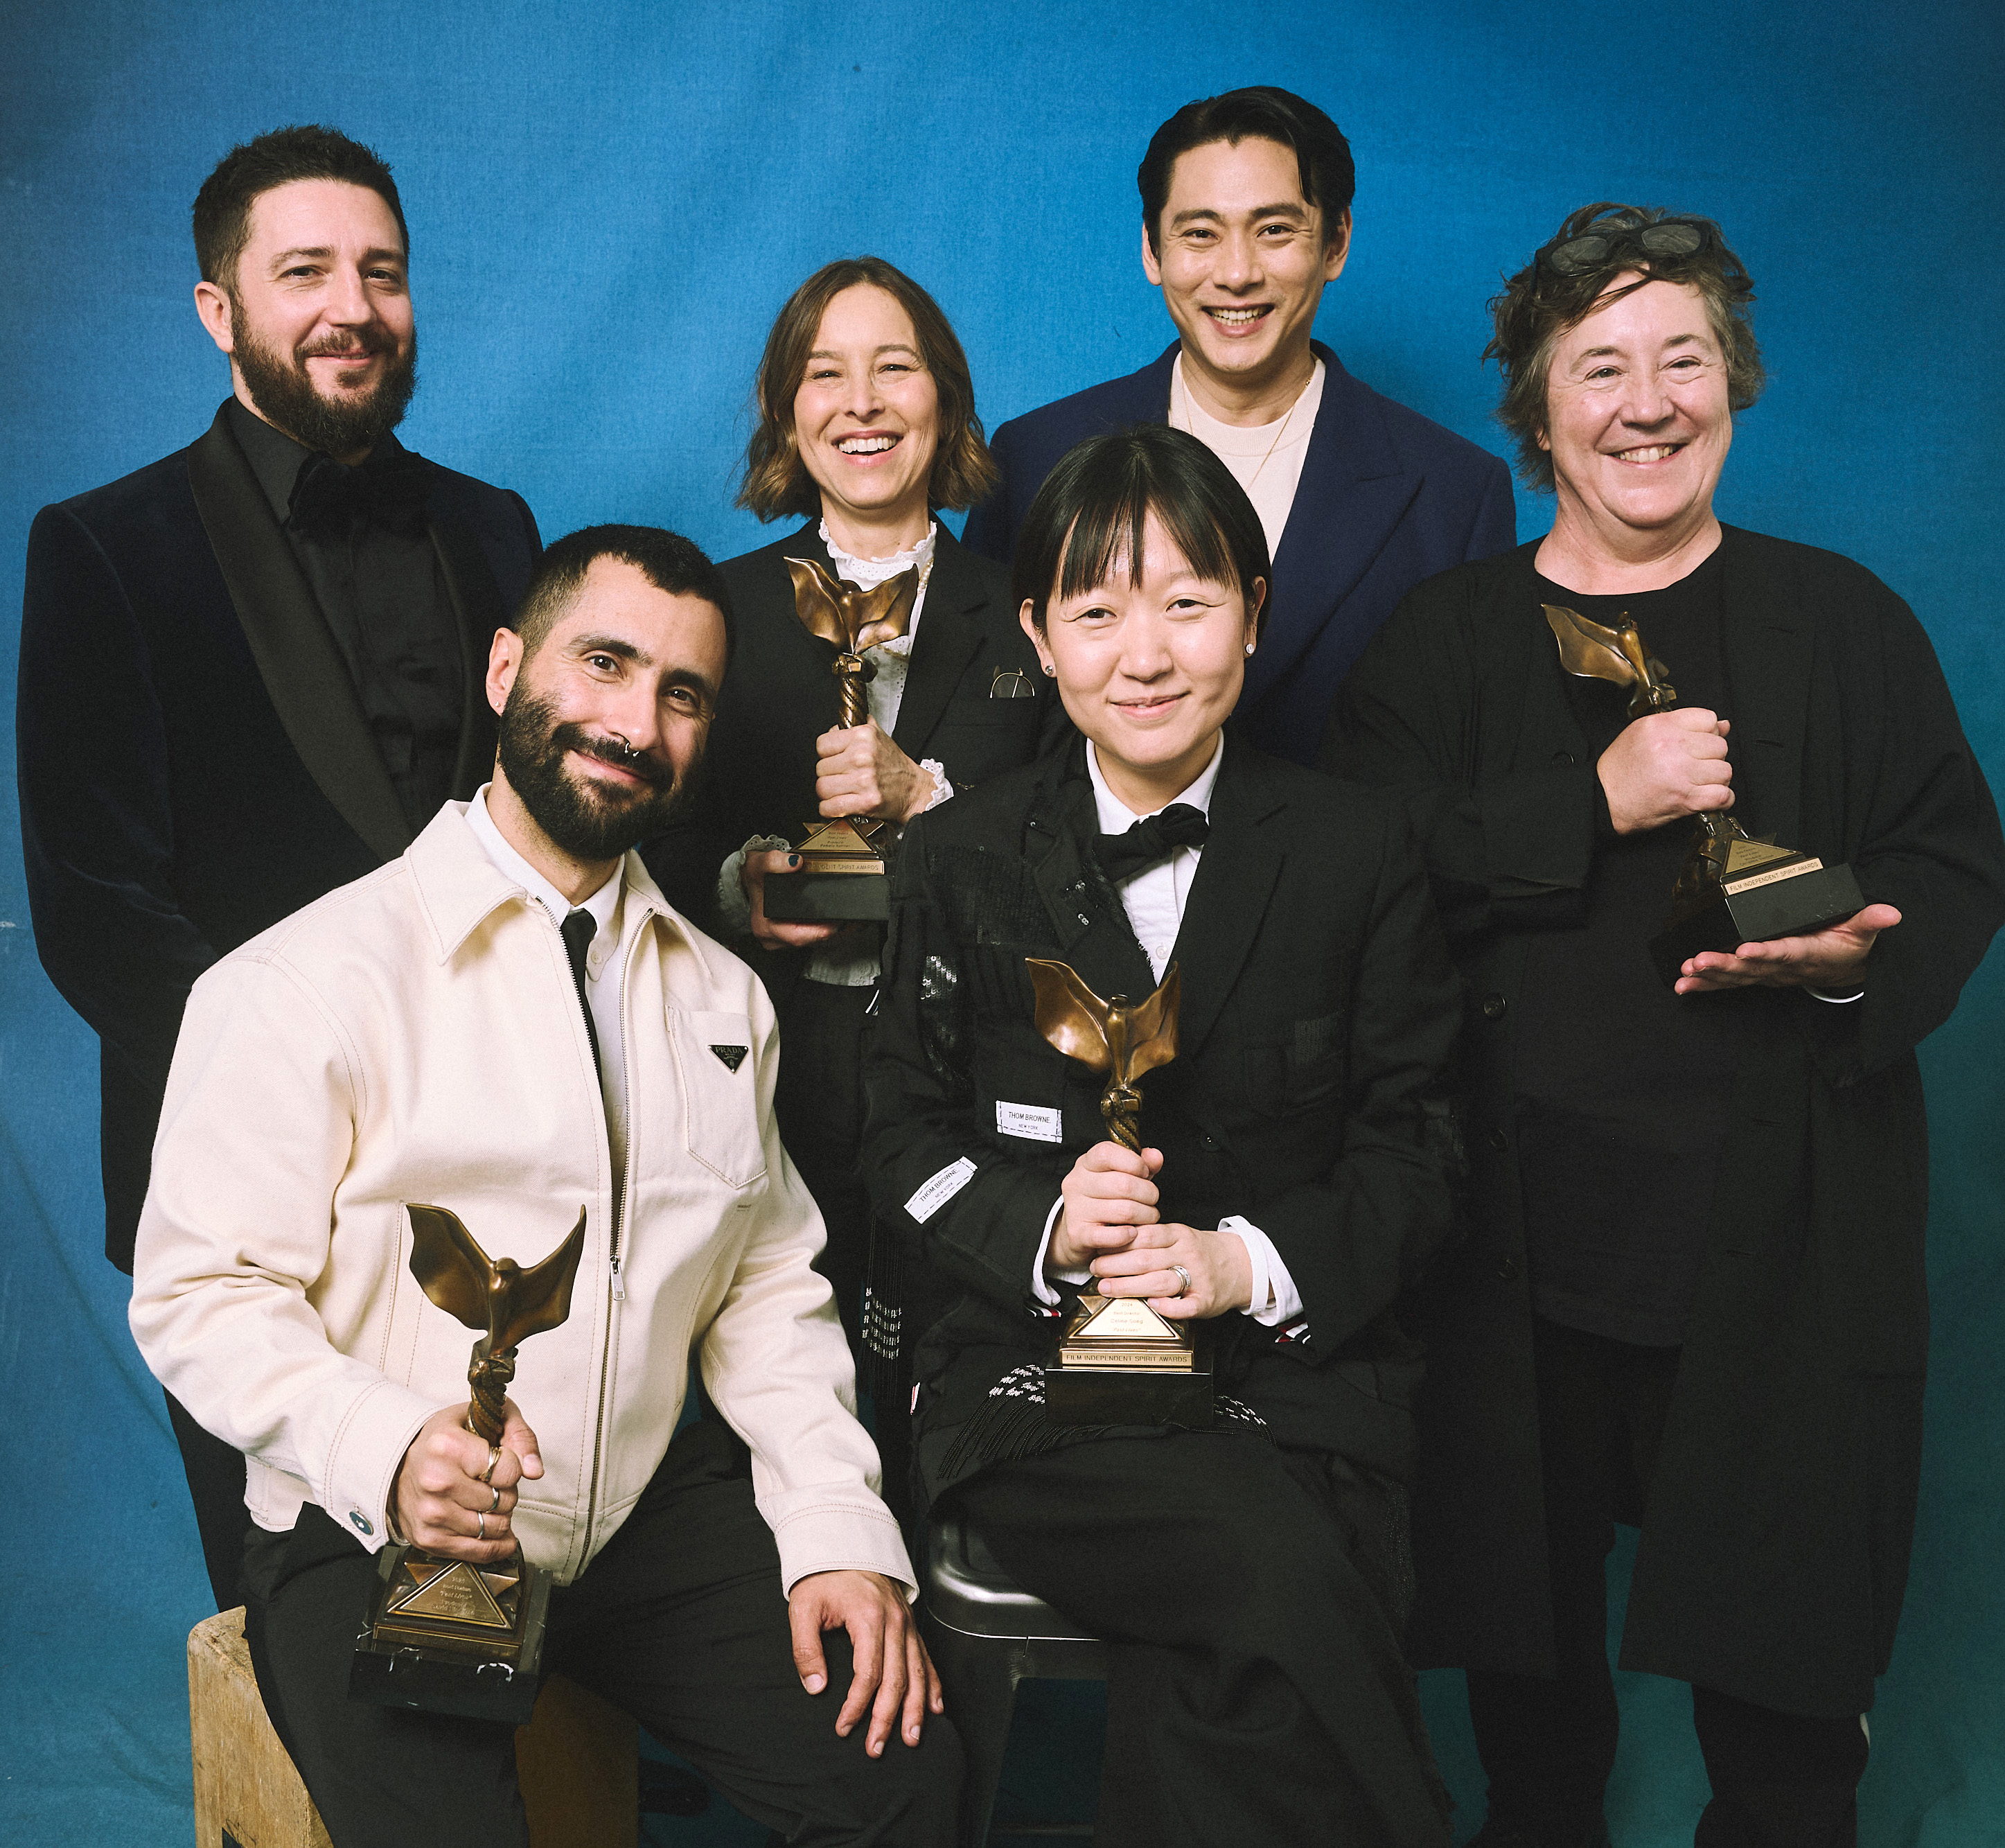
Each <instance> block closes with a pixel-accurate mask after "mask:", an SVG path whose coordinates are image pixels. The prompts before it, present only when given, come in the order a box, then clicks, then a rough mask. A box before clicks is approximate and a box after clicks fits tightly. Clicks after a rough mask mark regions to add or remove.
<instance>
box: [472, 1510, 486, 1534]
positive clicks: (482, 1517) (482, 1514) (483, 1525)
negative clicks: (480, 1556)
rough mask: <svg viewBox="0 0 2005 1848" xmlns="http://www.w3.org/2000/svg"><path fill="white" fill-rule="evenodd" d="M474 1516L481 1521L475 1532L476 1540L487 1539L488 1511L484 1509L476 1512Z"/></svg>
mask: <svg viewBox="0 0 2005 1848" xmlns="http://www.w3.org/2000/svg"><path fill="white" fill-rule="evenodd" d="M473 1518H474V1519H475V1520H476V1521H478V1522H479V1523H480V1526H479V1529H478V1530H477V1531H476V1533H475V1534H474V1538H475V1539H476V1540H485V1539H486V1537H487V1516H486V1512H485V1511H484V1510H483V1512H480V1513H479V1514H476V1516H474V1517H473Z"/></svg>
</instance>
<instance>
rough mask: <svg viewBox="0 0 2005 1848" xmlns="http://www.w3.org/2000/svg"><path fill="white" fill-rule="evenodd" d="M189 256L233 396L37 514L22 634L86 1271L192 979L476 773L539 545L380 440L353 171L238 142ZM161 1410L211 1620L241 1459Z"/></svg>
mask: <svg viewBox="0 0 2005 1848" xmlns="http://www.w3.org/2000/svg"><path fill="white" fill-rule="evenodd" d="M195 253H196V256H197V258H198V262H199V263H200V266H201V270H202V280H201V281H200V282H199V283H197V284H196V285H195V307H196V311H197V313H198V314H199V315H200V317H201V319H202V326H203V327H204V328H205V330H206V331H207V332H208V333H209V337H210V338H211V339H213V340H214V341H215V343H216V346H218V347H219V349H220V350H222V351H223V353H226V354H227V355H228V356H229V357H230V381H231V388H232V389H231V395H230V397H229V398H228V399H226V400H225V401H224V402H223V406H222V408H221V409H219V410H218V411H217V413H216V420H215V421H214V423H212V424H211V425H210V426H209V429H208V430H207V431H206V432H205V434H203V435H202V436H201V437H198V439H197V440H196V441H195V442H194V443H193V444H191V445H190V446H189V447H188V448H186V449H183V450H180V451H177V452H175V453H174V455H169V456H167V457H165V458H163V459H162V460H160V461H159V462H154V463H153V464H151V465H150V466H148V467H146V468H143V469H140V470H139V471H138V472H137V473H135V474H132V475H128V476H125V478H124V479H123V480H119V481H114V482H113V483H111V484H110V485H109V486H108V487H100V488H97V489H94V490H92V491H91V492H90V493H88V494H79V495H78V496H76V497H75V498H74V499H72V500H68V501H61V502H60V503H58V504H56V505H54V506H51V507H45V508H43V510H42V511H41V512H40V514H39V515H37V517H36V520H35V523H34V527H33V532H31V534H30V537H29V541H28V563H27V584H26V595H25V598H24V600H23V613H22V624H21V671H20V682H19V715H18V726H17V735H18V738H19V752H20V799H21V833H22V844H23V854H24V857H25V859H26V865H27V877H28V891H29V898H30V904H31V905H32V908H33V918H34V926H35V939H36V945H37V949H38V950H39V951H40V956H41V960H42V966H43V967H44V968H45V969H46V970H47V971H48V975H49V978H50V979H51V981H52V982H54V984H55V985H56V987H57V988H58V989H59V990H60V991H61V993H62V995H63V996H64V998H65V1000H68V1002H69V1003H70V1004H71V1006H72V1007H75V1010H77V1012H78V1013H79V1014H81V1015H83V1017H84V1019H85V1020H86V1021H88V1022H89V1023H90V1025H91V1027H92V1028H93V1029H95V1030H96V1031H97V1035H98V1038H99V1042H100V1049H101V1057H100V1070H101V1080H102V1112H103V1162H104V1205H105V1251H106V1255H107V1256H109V1257H110V1258H111V1261H112V1262H113V1263H114V1264H116V1265H118V1267H120V1268H121V1270H127V1271H129V1270H131V1269H132V1240H133V1233H134V1229H135V1226H136V1224H137V1223H138V1219H139V1207H140V1203H141V1201H142V1200H143V1199H144V1198H145V1196H146V1183H147V1177H148V1173H149V1158H150V1153H151V1150H152V1145H153V1133H154V1130H155V1126H156V1124H157V1123H158V1120H159V1117H160V1097H161V1092H162V1090H163V1087H164V1085H165V1083H166V1080H167V1066H168V1063H169V1061H170V1059H171V1058H172V1056H173V1053H174V1040H175V1037H176V1035H177V1033H178V1031H179V1030H180V1027H181V1011H182V1008H183V1006H184V1003H185V1002H186V1000H187V997H188V989H189V987H190V985H191V984H192V983H193V982H194V981H195V978H196V977H197V976H198V975H201V974H202V971H204V970H205V969H206V968H208V967H209V965H210V964H212V963H213V962H215V961H216V960H217V959H218V958H219V957H222V956H223V955H224V954H227V953H228V952H229V951H230V950H232V949H234V948H235V947H237V945H238V944H239V943H243V942H244V941H245V940H247V939H248V938H250V937H252V936H256V935H257V934H258V933H259V932H260V931H262V930H263V929H265V928H266V927H267V926H269V925H272V924H273V923H276V922H277V921H278V920H279V919H281V918H283V917H285V916H286V915H289V914H290V913H291V912H294V911H297V910H298V909H299V908H300V906H302V905H306V904H308V903H310V902H311V901H313V900H314V899H315V898H319V897H320V896H321V894H323V893H325V892H327V891H331V890H332V889H333V888H334V887H336V886H339V885H342V884H346V883H347V882H348V881H349V880H353V879H356V878H359V877H360V876H361V875H363V873H367V872H368V871H370V870H371V869H372V868H374V867H375V866H378V865H381V863H383V862H384V861H386V860H389V859H395V857H396V856H397V855H399V854H401V853H402V852H403V851H404V849H405V848H406V846H407V845H409V843H410V841H412V840H413V838H415V837H416V834H417V833H418V832H419V831H420V829H422V828H423V826H424V824H426V823H427V821H428V820H430V818H431V817H432V816H433V814H434V813H435V812H436V811H437V809H438V807H439V806H440V805H441V803H444V802H445V801H446V800H448V799H449V798H453V797H458V798H461V799H465V798H466V797H469V796H472V793H473V792H474V790H475V789H476V788H477V787H478V786H479V784H480V783H481V782H483V780H484V779H485V778H486V775H487V774H488V771H489V769H490V767H491V766H492V764H493V759H494V721H493V715H492V713H491V712H490V711H489V709H488V706H487V702H486V700H485V699H484V698H483V697H482V694H481V691H480V687H481V676H482V674H483V671H484V669H485V666H486V660H487V655H488V650H489V645H490V641H491V639H492V638H493V634H494V631H495V630H496V629H497V627H501V626H502V625H503V624H505V623H506V622H507V620H508V619H509V617H510V615H511V613H512V611H513V610H514V605H515V603H516V601H517V599H518V597H519V596H520V595H521V589H522V586H523V584H524V582H525V580H526V578H527V577H528V572H529V570H530V567H532V565H533V564H534V563H535V559H536V557H537V555H538V553H539V551H540V550H541V546H540V542H539V539H538V537H537V533H536V525H535V520H534V518H532V515H530V512H529V510H528V507H527V506H526V505H525V504H524V502H523V501H522V499H521V497H520V496H519V495H517V494H511V493H508V492H506V491H504V490H501V489H499V488H494V487H488V486H487V485H486V484H485V483H482V482H479V481H476V480H472V478H470V477H469V476H465V475H459V474H455V473H453V472H452V471H451V469H443V468H441V467H440V466H438V465H437V464H436V463H434V462H427V461H426V460H425V459H424V458H422V457H420V456H418V455H414V454H413V453H412V452H411V451H409V450H407V449H406V448H404V447H403V446H402V444H400V443H399V441H397V439H396V437H395V435H393V434H392V431H393V430H394V429H395V427H396V424H397V423H398V421H399V420H400V419H401V418H402V416H403V413H404V408H405V406H406V404H407V403H408V402H409V399H410V396H411V392H412V390H413V386H414V385H415V384H416V357H417V341H416V330H415V326H414V322H413V313H412V306H411V295H410V290H409V281H408V270H407V258H408V256H409V236H408V234H407V232H406V227H405V223H404V215H403V208H402V204H401V202H400V201H399V198H398V195H397V188H396V184H395V181H393V180H392V177H391V175H390V170H389V168H388V167H387V166H385V165H384V163H383V162H382V160H381V159H379V158H378V157H377V155H375V154H374V153H372V152H371V151H370V149H367V148H365V147H363V146H360V144H359V143H357V142H353V141H351V140H349V139H348V138H347V137H346V135H340V134H338V133H336V132H334V131H333V130H332V129H328V128H314V127H302V128H280V129H277V130H276V131H274V132H272V133H270V134H268V135H260V136H258V138H257V139H255V140H254V141H251V142H246V143H245V144H244V145H243V146H241V147H238V148H236V149H232V151H231V152H230V154H229V155H228V156H226V158H225V159H224V160H223V161H222V163H220V164H219V166H218V167H216V170H215V171H214V172H213V173H212V174H210V175H209V178H208V179H207V180H206V181H205V182H204V184H203V185H202V190H201V191H200V193H199V194H198V195H197V198H196V199H195ZM80 657H82V658H87V659H88V660H89V662H90V722H89V723H87V724H79V722H78V719H79V712H78V709H77V706H76V703H75V701H76V689H77V680H78V675H77V662H78V661H79V658H80ZM167 1404H168V1411H169V1413H170V1416H171V1418H172V1419H173V1422H174V1430H175V1435H176V1436H177V1438H178V1439H179V1441H180V1443H181V1455H182V1458H183V1460H184V1463H185V1464H186V1466H187V1469H188V1484H189V1488H190V1489H191V1491H192V1493H193V1495H194V1497H195V1514H196V1519H197V1521H198V1524H199V1526H200V1527H201V1530H202V1551H203V1554H204V1555H205V1559H206V1562H207V1564H208V1568H209V1578H210V1581H211V1583H212V1586H214V1589H215V1592H216V1600H217V1603H218V1605H219V1607H225V1606H228V1605H230V1604H236V1603H237V1602H238V1601H240V1593H239V1592H238V1590H237V1580H238V1575H239V1572H240V1568H241V1560H242V1557H243V1551H244V1530H245V1526H246V1523H247V1520H248V1516H247V1515H246V1513H245V1510H244V1463H243V1459H242V1457H241V1456H240V1455H239V1453H237V1451H235V1450H234V1449H230V1447H229V1446H226V1445H224V1444H223V1443H221V1442H219V1440H218V1439H215V1438H212V1437H211V1436H210V1435H209V1434H208V1433H206V1432H204V1431H202V1429H201V1428H200V1427H199V1426H198V1425H196V1424H195V1422H194V1421H192V1420H191V1418H189V1417H188V1414H186V1413H185V1412H184V1411H183V1410H182V1408H181V1406H180V1405H179V1404H177V1403H176V1402H175V1401H174V1400H173V1399H172V1398H171V1397H170V1398H169V1400H168V1401H167Z"/></svg>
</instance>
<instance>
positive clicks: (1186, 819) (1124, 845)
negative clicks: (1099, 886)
mask: <svg viewBox="0 0 2005 1848" xmlns="http://www.w3.org/2000/svg"><path fill="white" fill-rule="evenodd" d="M1210 831H1211V824H1210V822H1209V821H1208V820H1206V819H1205V814H1204V811H1203V810H1202V809H1194V808H1192V806H1190V804H1189V803H1187V802H1173V803H1171V804H1170V806H1168V808H1166V809H1165V810H1163V812H1162V813H1161V814H1159V815H1151V816H1150V817H1148V819H1147V820H1145V821H1138V822H1136V824H1135V825H1134V826H1133V827H1131V828H1130V829H1129V831H1127V833H1125V834H1101V835H1100V836H1099V837H1098V838H1097V840H1096V841H1094V849H1093V851H1094V858H1095V859H1097V860H1098V861H1099V862H1100V870H1101V871H1102V872H1103V873H1105V874H1106V875H1107V877H1108V878H1109V879H1110V880H1113V881H1114V883H1115V884H1116V885H1118V884H1120V883H1121V881H1122V880H1124V879H1132V878H1133V877H1135V875H1136V873H1142V872H1146V870H1148V869H1149V868H1150V867H1151V866H1154V865H1156V864H1157V863H1158V862H1159V861H1162V860H1166V859H1168V858H1169V857H1170V855H1171V854H1173V853H1175V852H1176V850H1177V849H1178V848H1179V847H1202V846H1203V845H1204V838H1205V836H1206V834H1209V833H1210Z"/></svg>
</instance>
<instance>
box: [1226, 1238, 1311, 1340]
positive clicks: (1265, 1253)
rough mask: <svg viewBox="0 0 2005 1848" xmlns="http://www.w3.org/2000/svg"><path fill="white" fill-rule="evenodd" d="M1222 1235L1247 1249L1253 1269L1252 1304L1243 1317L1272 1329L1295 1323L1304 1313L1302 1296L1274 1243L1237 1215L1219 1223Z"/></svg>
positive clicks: (1244, 1310)
mask: <svg viewBox="0 0 2005 1848" xmlns="http://www.w3.org/2000/svg"><path fill="white" fill-rule="evenodd" d="M1218 1229H1219V1230H1220V1231H1221V1232H1230V1233H1231V1235H1233V1237H1234V1238H1237V1239H1238V1241H1239V1242H1240V1243H1241V1245H1245V1247H1246V1256H1247V1260H1248V1263H1251V1264H1252V1267H1253V1300H1252V1304H1251V1305H1249V1306H1248V1308H1246V1309H1241V1311H1240V1313H1241V1315H1243V1316H1252V1318H1253V1319H1254V1320H1255V1322H1259V1323H1263V1324H1265V1325H1266V1326H1267V1327H1269V1328H1279V1327H1280V1326H1281V1324H1282V1323H1284V1322H1292V1321H1293V1320H1294V1319H1295V1318H1296V1317H1297V1316H1299V1315H1300V1314H1301V1312H1302V1293H1301V1291H1299V1290H1297V1288H1295V1280H1294V1278H1293V1277H1290V1275H1289V1274H1288V1267H1287V1265H1286V1264H1284V1263H1282V1262H1281V1254H1280V1252H1278V1251H1276V1249H1274V1241H1273V1239H1271V1238H1269V1237H1268V1236H1267V1235H1266V1233H1265V1232H1263V1231H1261V1229H1260V1228H1259V1227H1258V1226H1257V1225H1254V1224H1251V1223H1250V1222H1249V1221H1246V1220H1244V1219H1241V1218H1240V1217H1238V1215H1237V1214H1234V1216H1233V1217H1230V1218H1227V1219H1221V1220H1220V1221H1219V1222H1218Z"/></svg>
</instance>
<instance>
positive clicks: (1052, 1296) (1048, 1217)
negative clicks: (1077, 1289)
mask: <svg viewBox="0 0 2005 1848" xmlns="http://www.w3.org/2000/svg"><path fill="white" fill-rule="evenodd" d="M1064 1210H1065V1196H1064V1195H1063V1194H1062V1193H1061V1194H1060V1195H1059V1196H1058V1198H1057V1199H1056V1200H1054V1201H1052V1210H1050V1211H1049V1212H1048V1213H1047V1214H1045V1235H1044V1236H1043V1237H1042V1238H1040V1239H1039V1240H1038V1255H1037V1256H1036V1257H1035V1258H1034V1259H1033V1260H1031V1295H1033V1296H1034V1297H1035V1298H1037V1299H1038V1302H1041V1303H1042V1304H1043V1305H1045V1308H1046V1309H1056V1308H1057V1307H1058V1306H1059V1293H1058V1291H1056V1290H1055V1289H1053V1288H1052V1285H1051V1283H1050V1281H1049V1279H1048V1278H1047V1277H1045V1252H1048V1251H1049V1250H1050V1249H1051V1248H1052V1233H1053V1232H1054V1231H1056V1230H1057V1229H1058V1223H1059V1214H1061V1213H1062V1212H1063V1211H1064ZM1059 1277H1061V1278H1062V1279H1063V1280H1064V1281H1066V1283H1069V1284H1090V1283H1091V1282H1092V1281H1093V1273H1092V1272H1091V1271H1090V1270H1061V1271H1060V1272H1059Z"/></svg>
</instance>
